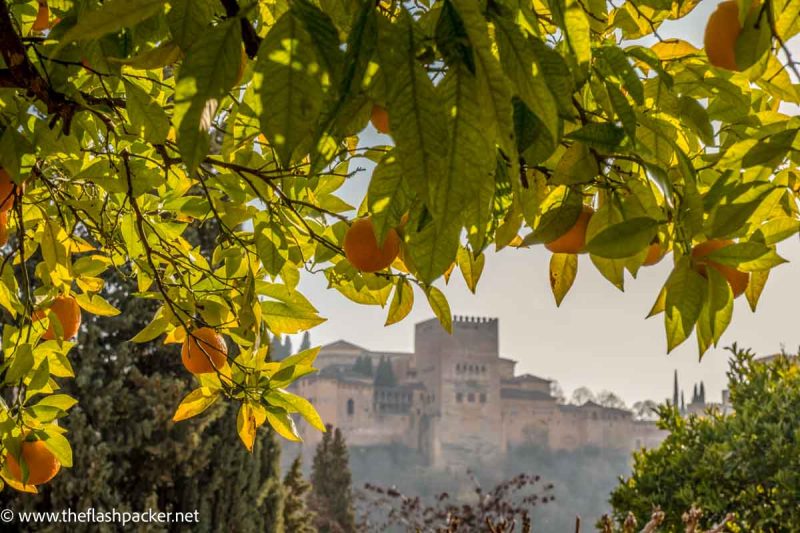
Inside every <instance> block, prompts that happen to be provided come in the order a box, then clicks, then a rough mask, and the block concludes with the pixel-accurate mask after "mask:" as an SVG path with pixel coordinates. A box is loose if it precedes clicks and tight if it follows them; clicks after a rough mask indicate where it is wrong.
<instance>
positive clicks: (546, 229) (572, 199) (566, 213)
mask: <svg viewBox="0 0 800 533" xmlns="http://www.w3.org/2000/svg"><path fill="white" fill-rule="evenodd" d="M582 210H583V204H582V199H581V196H580V195H578V194H574V193H572V192H571V190H569V191H567V193H566V195H565V196H564V197H563V200H562V201H560V202H558V203H556V204H555V205H554V206H553V207H551V208H550V209H548V210H547V211H545V212H544V213H543V214H542V216H541V218H540V219H539V223H538V224H537V225H536V227H535V228H534V230H533V233H532V234H531V235H529V236H528V237H526V238H525V241H524V244H526V245H527V244H532V243H542V242H551V241H554V240H555V239H557V238H558V237H560V236H562V235H563V234H564V233H566V232H567V231H568V230H569V229H570V228H571V227H572V226H574V225H575V222H576V221H577V220H578V217H579V216H580V214H581V211H582Z"/></svg>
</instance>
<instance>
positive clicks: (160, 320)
mask: <svg viewBox="0 0 800 533" xmlns="http://www.w3.org/2000/svg"><path fill="white" fill-rule="evenodd" d="M167 327H169V319H167V318H166V317H163V316H161V313H160V312H158V313H156V316H155V317H154V318H153V320H151V321H150V323H149V324H147V325H146V326H145V327H144V328H143V329H142V330H141V331H140V332H139V333H137V334H136V335H135V336H134V337H133V338H132V339H131V340H130V342H137V343H141V342H150V341H151V340H153V339H155V338H156V337H158V336H159V335H161V334H162V333H164V332H165V331H167Z"/></svg>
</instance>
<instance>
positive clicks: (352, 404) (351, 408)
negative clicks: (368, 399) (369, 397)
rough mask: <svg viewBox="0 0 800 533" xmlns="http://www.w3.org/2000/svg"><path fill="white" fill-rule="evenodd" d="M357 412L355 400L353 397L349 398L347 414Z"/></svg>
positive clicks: (350, 414) (351, 414)
mask: <svg viewBox="0 0 800 533" xmlns="http://www.w3.org/2000/svg"><path fill="white" fill-rule="evenodd" d="M355 412H356V404H355V402H354V401H353V399H352V398H350V399H349V400H347V415H348V416H353V414H355Z"/></svg>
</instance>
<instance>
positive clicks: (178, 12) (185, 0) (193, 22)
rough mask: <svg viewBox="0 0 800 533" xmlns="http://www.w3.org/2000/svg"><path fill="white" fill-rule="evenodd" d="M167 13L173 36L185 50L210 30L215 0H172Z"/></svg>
mask: <svg viewBox="0 0 800 533" xmlns="http://www.w3.org/2000/svg"><path fill="white" fill-rule="evenodd" d="M169 4H170V10H169V12H168V13H167V24H168V25H169V29H170V32H171V33H172V38H173V39H174V41H175V42H176V43H177V44H178V46H180V47H181V48H182V49H183V50H188V49H189V48H191V46H192V44H193V43H195V42H196V41H198V40H200V39H201V38H202V36H203V33H204V32H206V31H208V29H209V26H210V24H211V21H212V19H213V17H214V11H215V7H216V6H215V4H216V2H215V0H170V3H169Z"/></svg>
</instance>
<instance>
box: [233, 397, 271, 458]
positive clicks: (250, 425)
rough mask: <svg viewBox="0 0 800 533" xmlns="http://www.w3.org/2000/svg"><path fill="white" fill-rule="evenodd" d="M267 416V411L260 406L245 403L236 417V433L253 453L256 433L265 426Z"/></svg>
mask: <svg viewBox="0 0 800 533" xmlns="http://www.w3.org/2000/svg"><path fill="white" fill-rule="evenodd" d="M267 416H268V414H267V411H266V409H264V407H262V406H260V405H254V404H250V403H243V404H242V406H241V407H239V414H238V415H237V417H236V431H237V432H238V433H239V438H240V439H242V442H243V443H244V445H245V448H247V450H248V451H251V452H252V451H253V444H255V442H256V431H257V430H258V428H259V427H261V426H262V425H263V424H264V422H265V421H266V419H267Z"/></svg>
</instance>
